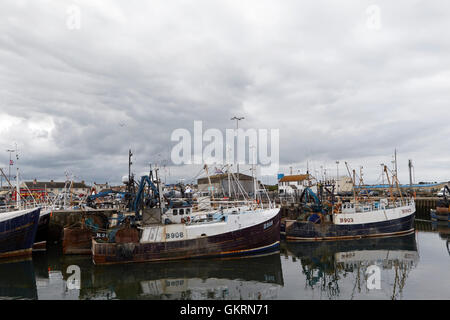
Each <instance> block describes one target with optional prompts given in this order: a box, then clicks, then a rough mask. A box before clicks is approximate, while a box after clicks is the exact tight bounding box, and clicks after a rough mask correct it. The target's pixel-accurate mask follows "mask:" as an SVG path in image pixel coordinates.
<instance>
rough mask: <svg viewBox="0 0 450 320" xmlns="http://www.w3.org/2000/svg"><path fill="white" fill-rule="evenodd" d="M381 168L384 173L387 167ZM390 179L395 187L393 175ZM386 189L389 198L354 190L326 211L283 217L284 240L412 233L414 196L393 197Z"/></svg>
mask: <svg viewBox="0 0 450 320" xmlns="http://www.w3.org/2000/svg"><path fill="white" fill-rule="evenodd" d="M385 171H386V174H387V172H388V171H387V167H385ZM393 178H394V179H393V181H396V182H397V187H398V180H397V179H396V176H395V175H394V176H393ZM388 179H389V178H388ZM390 191H391V197H390V198H381V199H379V200H371V199H369V198H364V199H358V198H357V196H356V194H355V193H354V195H355V196H354V199H353V201H348V202H341V201H338V202H335V203H333V204H332V206H331V210H329V211H326V210H321V211H316V212H312V213H311V214H308V215H306V216H305V217H303V219H296V220H286V222H285V232H286V239H287V240H288V241H327V240H331V241H333V240H345V239H361V238H370V237H386V236H397V235H404V234H408V233H412V232H414V217H415V212H416V206H415V201H414V198H404V197H403V196H401V198H395V197H394V193H393V191H392V190H390ZM399 191H400V190H399ZM354 192H355V191H354ZM400 194H401V193H400Z"/></svg>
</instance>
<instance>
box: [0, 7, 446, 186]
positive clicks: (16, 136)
mask: <svg viewBox="0 0 450 320" xmlns="http://www.w3.org/2000/svg"><path fill="white" fill-rule="evenodd" d="M373 5H375V6H376V7H375V8H378V10H379V11H378V14H379V16H378V17H375V18H376V19H378V18H379V19H378V22H379V25H378V27H376V28H374V27H373V25H371V21H373V19H374V15H373V14H374V13H373V11H371V10H370V9H368V8H370V6H373ZM74 6H75V8H78V9H79V12H80V16H79V18H80V19H79V22H80V28H79V29H71V28H70V21H71V20H70V19H71V18H73V11H71V9H70V8H73V7H74ZM372 8H373V7H372ZM449 14H450V4H449V3H447V2H445V1H417V0H416V1H395V3H390V2H384V1H378V2H375V3H374V2H373V1H346V2H343V3H342V2H340V3H337V2H336V1H331V0H329V1H325V0H319V1H309V2H304V1H302V2H301V1H282V2H280V1H266V0H263V1H261V0H259V1H245V2H244V3H242V2H235V1H207V0H203V1H181V0H180V1H151V2H148V3H146V2H142V1H133V0H131V1H126V2H123V1H107V2H105V1H81V0H80V1H57V2H54V1H44V0H41V1H12V0H6V1H2V3H1V4H0V147H1V148H3V149H5V151H2V150H0V165H1V166H2V167H4V168H5V167H7V164H8V161H9V154H8V153H7V152H6V149H9V148H12V147H14V143H17V145H18V147H19V151H20V165H21V168H22V169H21V171H22V174H23V176H24V177H25V178H34V177H37V178H38V179H49V178H55V179H57V178H63V177H64V172H65V171H70V172H72V173H73V174H75V175H76V176H77V177H79V178H80V180H81V179H84V180H86V181H91V182H92V181H97V182H104V181H110V182H111V181H115V182H117V181H120V179H121V176H122V175H123V174H125V173H126V172H127V160H128V158H127V152H128V149H129V148H130V147H131V148H132V149H133V150H134V153H135V155H136V159H135V170H136V171H137V172H142V171H145V170H147V168H148V164H149V163H155V162H162V161H164V160H169V159H168V156H169V154H170V150H171V148H172V146H173V145H174V143H172V142H170V135H171V133H172V131H173V130H174V129H176V128H187V129H189V130H191V129H192V127H193V121H194V120H202V121H203V123H204V126H206V127H209V128H218V129H221V130H225V129H226V128H233V127H234V125H235V124H234V122H232V121H230V118H231V117H233V116H234V115H238V116H244V117H245V120H243V121H241V126H242V127H246V128H267V129H270V128H278V129H280V162H281V164H282V170H284V171H285V172H286V173H287V171H288V169H287V168H288V167H289V166H293V167H294V168H295V169H294V170H301V171H305V170H306V161H307V160H310V161H311V163H314V166H315V167H316V169H318V168H319V166H323V167H326V168H329V169H328V170H329V171H332V172H333V173H334V172H335V170H336V165H335V161H336V160H340V161H341V166H340V170H341V171H340V173H341V174H343V173H344V172H345V167H344V166H343V165H342V163H343V162H344V161H346V160H348V161H349V162H350V163H351V165H352V166H353V167H355V168H356V167H358V166H359V165H363V166H364V168H365V170H366V178H367V179H368V180H369V181H375V180H376V179H377V177H378V176H379V171H380V170H379V164H380V163H382V162H383V163H389V161H390V160H391V154H392V153H393V151H394V148H397V149H398V151H399V161H400V169H401V170H400V178H401V179H402V180H403V181H404V182H407V179H408V173H407V166H406V165H407V159H413V161H414V164H415V170H416V172H415V173H416V180H417V181H420V180H433V181H436V180H448V179H450V165H449V164H450V163H449V162H450V161H449V159H450V139H448V136H449V134H450V126H449V125H448V122H449V119H450V108H449V106H450V40H449V39H450V36H449V35H448V34H447V33H448V30H450V20H449V19H448V17H449ZM371 19H372V20H371ZM197 171H198V168H171V175H170V177H171V179H172V180H173V179H176V178H188V177H192V176H194V175H195V173H196V172H197Z"/></svg>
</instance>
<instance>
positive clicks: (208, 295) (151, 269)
mask: <svg viewBox="0 0 450 320" xmlns="http://www.w3.org/2000/svg"><path fill="white" fill-rule="evenodd" d="M34 260H35V267H36V269H38V270H39V271H38V272H37V273H38V276H37V283H38V285H37V289H38V296H39V299H59V300H60V299H189V300H196V299H201V300H205V299H212V300H228V299H250V300H257V299H276V298H277V297H278V294H279V290H280V289H281V288H282V286H283V276H282V270H281V261H280V255H279V253H274V254H271V255H268V256H264V257H257V258H247V259H229V260H209V259H208V260H206V259H205V260H189V261H178V262H177V261H174V262H164V263H144V264H122V265H111V266H94V265H93V264H92V263H91V259H90V258H83V257H76V256H60V255H59V254H55V255H52V254H51V253H48V254H47V255H40V256H39V257H35V259H34ZM69 265H78V266H80V268H81V288H80V290H68V289H67V286H66V282H67V278H68V276H70V274H65V270H67V267H68V266H69ZM45 266H48V269H49V270H50V271H48V270H47V271H46V270H45V269H47V268H45ZM44 268H45V269H44Z"/></svg>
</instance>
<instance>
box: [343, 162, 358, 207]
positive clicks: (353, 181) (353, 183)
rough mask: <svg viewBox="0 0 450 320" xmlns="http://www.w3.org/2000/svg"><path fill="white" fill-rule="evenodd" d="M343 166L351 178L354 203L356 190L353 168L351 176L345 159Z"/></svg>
mask: <svg viewBox="0 0 450 320" xmlns="http://www.w3.org/2000/svg"><path fill="white" fill-rule="evenodd" d="M345 167H346V168H347V172H348V175H349V177H350V179H352V185H353V188H352V189H353V198H354V199H355V204H356V192H355V170H353V176H352V174H351V173H350V169H349V168H348V163H347V161H346V162H345Z"/></svg>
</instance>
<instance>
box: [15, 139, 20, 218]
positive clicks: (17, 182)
mask: <svg viewBox="0 0 450 320" xmlns="http://www.w3.org/2000/svg"><path fill="white" fill-rule="evenodd" d="M18 160H19V155H18V154H17V145H16V164H17V167H16V170H17V173H16V205H17V208H18V209H19V210H20V185H19V166H18V162H17V161H18Z"/></svg>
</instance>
